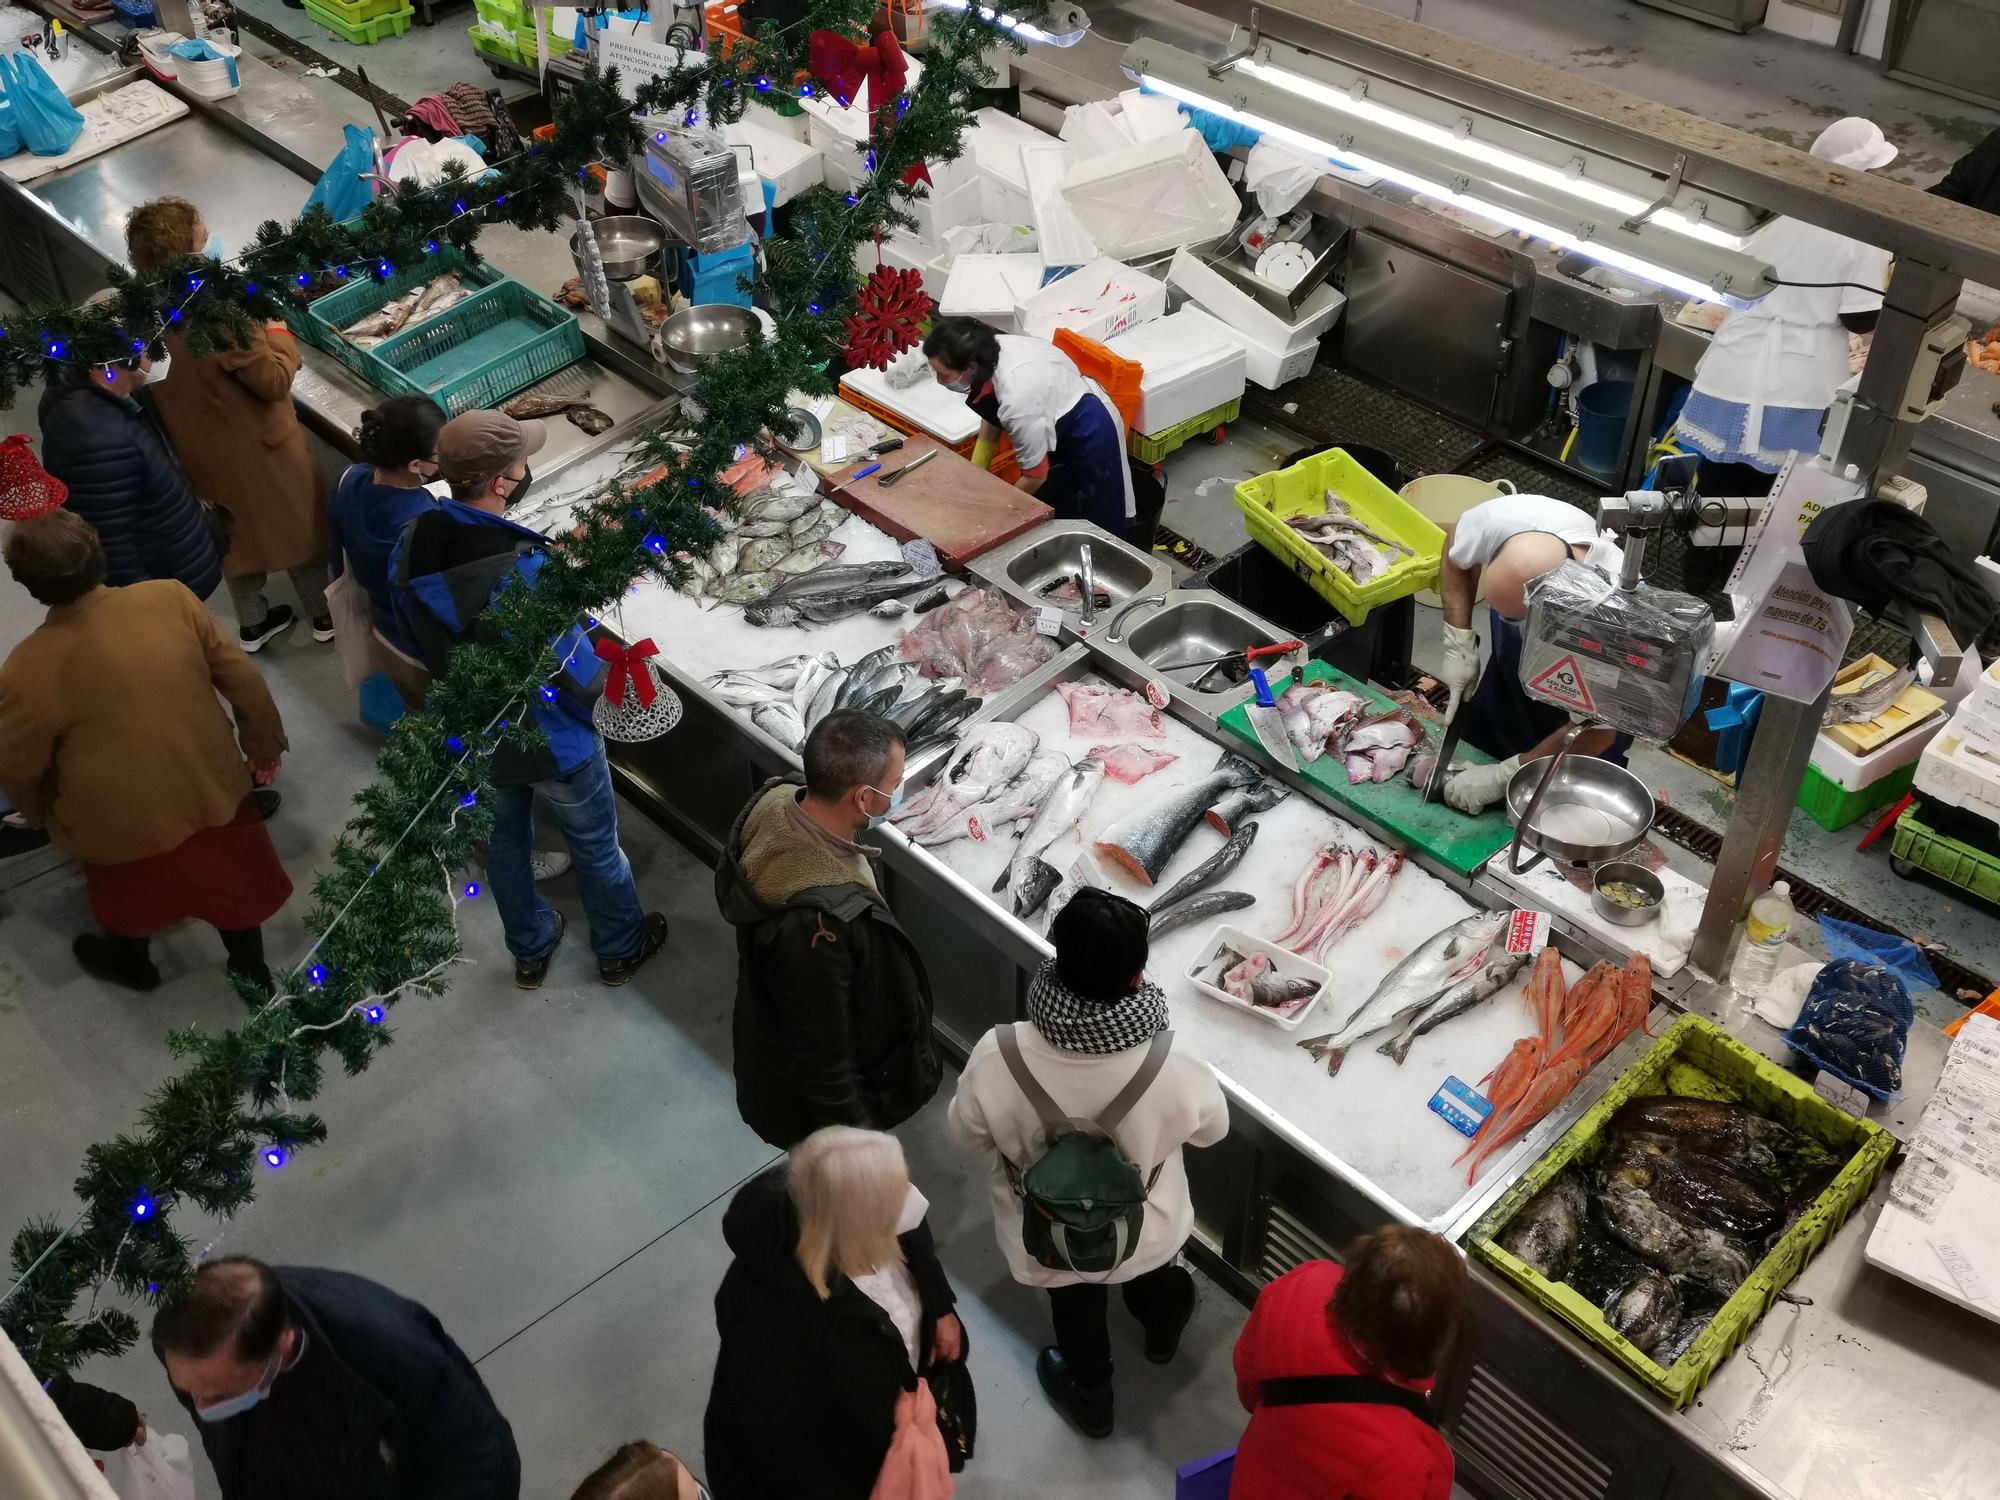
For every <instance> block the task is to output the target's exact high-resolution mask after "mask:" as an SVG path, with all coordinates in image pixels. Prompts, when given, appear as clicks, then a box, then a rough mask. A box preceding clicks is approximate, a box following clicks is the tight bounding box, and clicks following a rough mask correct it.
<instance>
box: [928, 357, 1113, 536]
mask: <svg viewBox="0 0 2000 1500" xmlns="http://www.w3.org/2000/svg"><path fill="white" fill-rule="evenodd" d="M966 405H968V406H970V407H971V408H972V409H973V411H974V412H976V413H977V414H978V416H979V419H980V420H981V421H982V422H985V423H987V424H988V425H989V426H993V427H999V426H1001V422H1000V397H999V395H998V394H997V393H996V392H995V391H994V390H993V388H992V386H991V385H990V384H989V385H988V386H987V388H986V390H985V391H983V392H982V393H981V394H980V395H979V396H977V397H974V398H969V399H968V400H967V401H966ZM1035 498H1036V499H1037V500H1040V501H1041V502H1042V503H1043V504H1044V505H1047V506H1049V507H1050V508H1052V509H1053V510H1054V511H1055V513H1056V514H1057V515H1058V516H1060V517H1061V518H1062V519H1063V520H1066V521H1089V522H1091V523H1093V524H1094V525H1097V526H1102V527H1103V528H1104V529H1105V530H1106V531H1108V532H1110V533H1111V534H1112V535H1113V536H1122V535H1124V532H1125V445H1124V444H1123V443H1122V442H1121V441H1120V440H1119V435H1118V424H1117V422H1115V421H1114V420H1112V416H1111V413H1110V412H1109V411H1107V410H1105V407H1104V403H1103V402H1102V401H1100V400H1098V399H1097V394H1096V392H1094V391H1089V390H1086V391H1085V392H1084V393H1083V396H1082V397H1081V399H1079V400H1078V401H1077V403H1076V405H1074V406H1072V407H1071V408H1070V409H1069V410H1068V411H1067V412H1065V413H1064V414H1063V415H1062V416H1061V417H1060V418H1059V419H1058V420H1057V422H1056V438H1055V442H1054V443H1052V444H1051V445H1050V447H1049V473H1048V477H1047V478H1046V479H1044V480H1043V481H1042V487H1041V489H1040V490H1038V491H1037V492H1036V494H1035Z"/></svg>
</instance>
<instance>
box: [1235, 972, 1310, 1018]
mask: <svg viewBox="0 0 2000 1500" xmlns="http://www.w3.org/2000/svg"><path fill="white" fill-rule="evenodd" d="M1318 993H1319V981H1318V980H1317V979H1307V978H1306V977H1305V976H1304V975H1301V974H1294V975H1292V976H1291V977H1290V978H1287V977H1286V976H1285V975H1283V974H1270V973H1266V974H1259V975H1257V976H1256V977H1255V978H1254V979H1252V980H1251V981H1250V983H1249V984H1248V985H1247V986H1246V992H1245V994H1243V995H1241V996H1239V997H1238V998H1239V999H1247V1000H1249V1002H1250V1003H1251V1004H1252V1005H1254V1006H1256V1007H1258V1008H1259V1009H1260V1010H1282V1009H1284V1008H1285V1007H1286V1006H1289V1005H1297V1004H1298V1003H1299V1002H1300V1001H1301V1000H1306V999H1310V998H1311V997H1312V996H1314V995H1316V994H1318Z"/></svg>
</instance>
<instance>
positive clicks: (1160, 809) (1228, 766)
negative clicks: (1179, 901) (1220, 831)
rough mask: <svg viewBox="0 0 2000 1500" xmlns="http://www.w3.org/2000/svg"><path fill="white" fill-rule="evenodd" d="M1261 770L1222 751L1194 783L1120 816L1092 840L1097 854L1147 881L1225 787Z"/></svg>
mask: <svg viewBox="0 0 2000 1500" xmlns="http://www.w3.org/2000/svg"><path fill="white" fill-rule="evenodd" d="M1262 778H1263V773H1262V772H1261V771H1259V770H1258V769H1257V767H1256V766H1254V765H1253V764H1251V763H1250V762H1249V761H1247V760H1245V759H1243V757H1241V756H1240V755H1235V754H1233V753H1230V752H1227V751H1225V752H1224V753H1223V756H1222V759H1221V760H1220V761H1219V762H1218V763H1217V766H1216V769H1215V770H1213V771H1211V772H1209V774H1208V775H1206V776H1204V777H1202V778H1201V779H1200V780H1199V781H1194V782H1189V783H1186V784H1184V785H1182V786H1180V787H1178V788H1168V789H1166V790H1165V791H1162V792H1160V793H1159V794H1158V795H1157V796H1156V797H1155V798H1154V799H1152V800H1151V801H1150V802H1149V804H1148V805H1147V806H1146V807H1145V808H1144V809H1142V810H1141V811H1139V812H1136V813H1133V814H1132V815H1130V816H1129V817H1126V818H1122V819H1120V820H1119V821H1118V822H1117V823H1114V824H1113V825H1112V826H1111V827H1109V828H1107V829H1105V830H1104V831H1103V832H1102V833H1100V834H1099V835H1098V836H1097V838H1096V840H1095V848H1096V849H1097V851H1098V853H1100V854H1101V855H1103V856H1104V857H1105V858H1107V859H1112V860H1115V861H1117V862H1118V863H1119V864H1120V865H1122V866H1123V867H1124V868H1125V870H1126V871H1127V872H1128V873H1129V874H1130V875H1132V876H1133V877H1134V878H1135V879H1137V880H1139V881H1140V882H1141V883H1143V884H1145V885H1151V884H1152V883H1153V882H1154V881H1155V880H1157V879H1158V878H1159V875H1160V872H1161V871H1162V870H1164V869H1165V868H1166V867H1167V864H1168V862H1169V861H1171V860H1172V859H1173V857H1174V854H1175V853H1176V852H1177V851H1178V850H1179V849H1180V847H1181V845H1182V844H1184V843H1186V842H1187V836H1188V835H1189V834H1190V833H1192V832H1193V831H1194V826H1195V824H1197V823H1199V822H1201V821H1202V814H1203V813H1205V812H1207V811H1208V809H1209V808H1211V807H1213V806H1214V805H1215V803H1216V801H1217V800H1218V799H1219V798H1220V797H1221V796H1222V794H1223V793H1224V792H1225V791H1228V790H1229V789H1230V788H1232V787H1245V786H1249V785H1251V784H1252V783H1254V782H1256V781H1259V780H1261V779H1262Z"/></svg>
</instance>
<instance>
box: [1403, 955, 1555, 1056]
mask: <svg viewBox="0 0 2000 1500" xmlns="http://www.w3.org/2000/svg"><path fill="white" fill-rule="evenodd" d="M1527 967H1528V955H1527V954H1525V953H1508V952H1505V951H1504V950H1503V951H1502V952H1499V953H1495V954H1492V955H1491V956H1489V957H1488V958H1487V960H1486V963H1485V964H1484V965H1483V966H1482V967H1481V968H1480V970H1479V972H1478V973H1476V974H1474V975H1472V976H1471V977H1470V978H1467V979H1462V980H1460V981H1459V982H1458V983H1457V984H1456V985H1454V986H1452V988H1450V989H1449V990H1446V991H1445V992H1444V994H1443V995H1441V996H1440V997H1439V998H1438V1002H1437V1004H1435V1005H1432V1006H1428V1007H1426V1008H1425V1009H1424V1010H1422V1011H1420V1012H1418V1013H1417V1014H1416V1015H1413V1016H1411V1017H1410V1019H1409V1020H1407V1021H1405V1022H1404V1023H1403V1029H1402V1030H1401V1031H1399V1032H1397V1033H1396V1035H1395V1036H1393V1037H1391V1038H1390V1039H1389V1040H1388V1041H1386V1042H1384V1043H1383V1044H1382V1045H1381V1046H1379V1047H1377V1048H1376V1049H1375V1050H1376V1051H1377V1052H1380V1053H1381V1054H1382V1055H1383V1056H1384V1057H1389V1058H1393V1059H1395V1061H1396V1064H1397V1066H1399V1067H1400V1066H1401V1065H1402V1062H1403V1059H1404V1058H1406V1057H1408V1056H1409V1055H1410V1048H1411V1047H1412V1046H1413V1045H1415V1043H1416V1040H1417V1038H1418V1037H1420V1036H1422V1035H1424V1034H1425V1033H1426V1032H1428V1031H1434V1030H1436V1029H1437V1028H1438V1027H1440V1026H1442V1025H1444V1023H1445V1022H1446V1021H1449V1020H1451V1019H1452V1018H1453V1017H1454V1016H1462V1015H1464V1014H1465V1013H1466V1012H1467V1011H1469V1010H1471V1009H1473V1008H1474V1007H1475V1006H1479V1005H1483V1004H1485V1003H1486V1001H1487V1000H1489V999H1491V998H1492V997H1493V996H1494V995H1497V994H1498V993H1499V992H1500V991H1501V990H1504V989H1505V988H1506V987H1507V986H1508V985H1510V984H1512V983H1513V982H1514V976H1515V975H1517V974H1519V973H1520V972H1521V971H1522V970H1523V969H1525V968H1527Z"/></svg>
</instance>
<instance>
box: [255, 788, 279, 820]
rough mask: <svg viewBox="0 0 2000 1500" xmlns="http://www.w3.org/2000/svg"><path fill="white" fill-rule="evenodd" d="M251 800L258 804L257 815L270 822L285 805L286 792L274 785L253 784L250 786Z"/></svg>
mask: <svg viewBox="0 0 2000 1500" xmlns="http://www.w3.org/2000/svg"><path fill="white" fill-rule="evenodd" d="M250 800H251V801H252V802H254V803H256V804H257V816H258V817H259V818H260V819H262V820H263V821H264V822H266V823H268V822H270V821H271V819H272V818H274V817H276V816H277V815H278V809H279V808H280V807H282V806H283V805H284V801H285V794H284V793H283V792H281V791H279V790H278V789H277V788H276V787H274V786H253V787H252V788H250Z"/></svg>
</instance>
